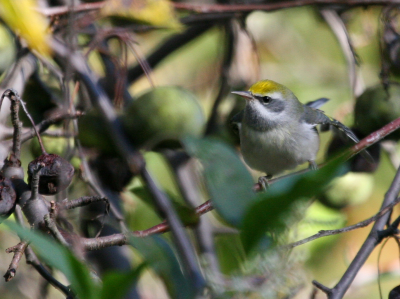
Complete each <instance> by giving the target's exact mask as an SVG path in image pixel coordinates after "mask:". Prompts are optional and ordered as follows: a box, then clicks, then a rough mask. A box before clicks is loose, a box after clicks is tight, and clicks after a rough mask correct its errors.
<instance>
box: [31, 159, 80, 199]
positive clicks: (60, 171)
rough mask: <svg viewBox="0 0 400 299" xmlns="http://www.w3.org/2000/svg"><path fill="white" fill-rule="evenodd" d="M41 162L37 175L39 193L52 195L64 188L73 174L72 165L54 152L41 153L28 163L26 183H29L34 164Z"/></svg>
mask: <svg viewBox="0 0 400 299" xmlns="http://www.w3.org/2000/svg"><path fill="white" fill-rule="evenodd" d="M38 163H43V164H44V165H45V166H44V167H43V168H42V170H41V173H40V177H39V193H40V194H44V195H53V194H56V193H58V192H60V191H62V190H65V189H66V188H67V187H68V186H69V184H70V183H71V181H72V177H73V176H74V167H73V166H72V165H71V163H69V162H68V161H67V160H65V159H63V158H61V157H60V156H58V155H55V154H43V155H41V156H39V157H38V158H36V159H35V160H33V161H32V162H31V163H29V165H28V183H29V186H30V184H31V180H32V175H33V170H34V167H35V165H37V164H38Z"/></svg>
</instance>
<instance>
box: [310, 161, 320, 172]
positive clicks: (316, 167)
mask: <svg viewBox="0 0 400 299" xmlns="http://www.w3.org/2000/svg"><path fill="white" fill-rule="evenodd" d="M308 168H310V169H311V170H318V164H317V163H315V161H314V160H308Z"/></svg>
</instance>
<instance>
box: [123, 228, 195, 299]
mask: <svg viewBox="0 0 400 299" xmlns="http://www.w3.org/2000/svg"><path fill="white" fill-rule="evenodd" d="M129 243H130V244H131V245H132V246H133V247H134V248H136V249H137V250H138V251H139V252H140V254H141V255H142V256H143V257H144V259H145V261H146V262H147V264H148V265H149V266H150V267H151V268H152V269H153V270H154V272H156V273H157V274H158V275H159V276H160V278H161V279H162V280H163V282H164V284H165V286H166V288H167V290H168V293H169V295H170V297H171V298H174V299H190V298H195V294H194V291H193V289H192V287H191V282H190V280H189V278H188V277H185V276H184V275H183V273H182V271H181V267H180V265H179V263H178V260H177V259H176V257H175V254H174V252H173V251H172V249H171V247H170V246H169V245H168V243H167V242H166V241H165V240H164V239H162V238H161V237H158V236H149V237H146V238H135V237H132V238H130V240H129Z"/></svg>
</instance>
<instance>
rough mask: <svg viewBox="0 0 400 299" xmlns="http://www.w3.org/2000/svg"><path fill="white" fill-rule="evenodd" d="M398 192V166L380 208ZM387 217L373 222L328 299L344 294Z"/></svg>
mask: <svg viewBox="0 0 400 299" xmlns="http://www.w3.org/2000/svg"><path fill="white" fill-rule="evenodd" d="M398 121H400V120H398ZM399 192H400V168H399V169H398V170H397V173H396V176H395V177H394V179H393V182H392V184H391V186H390V188H389V190H388V191H387V192H386V194H385V197H384V200H383V203H382V207H381V210H383V209H385V208H386V207H387V206H389V205H390V204H391V203H393V202H394V201H395V200H396V198H397V195H398V194H399ZM388 219H389V214H385V215H383V216H382V217H380V218H379V219H378V220H377V221H376V222H375V224H374V226H373V227H372V229H371V232H370V233H369V235H368V237H367V239H366V240H365V242H364V244H363V245H362V247H361V248H360V250H359V251H358V253H357V255H356V257H355V258H354V259H353V261H352V262H351V264H350V266H349V267H348V268H347V270H346V272H345V273H344V274H343V276H342V278H341V279H340V281H339V282H338V283H337V284H336V286H335V287H334V288H332V289H331V291H330V293H328V298H329V299H340V298H343V296H344V294H345V293H346V291H347V289H348V288H349V287H350V285H351V283H352V282H353V280H354V278H355V276H356V275H357V273H358V271H359V270H360V268H361V267H362V265H363V264H364V263H365V261H366V260H367V258H368V257H369V255H370V254H371V252H372V251H373V250H374V248H375V247H376V246H377V245H378V244H379V242H380V241H381V238H380V237H379V232H380V231H381V230H382V229H383V228H384V226H385V224H386V223H387V221H388Z"/></svg>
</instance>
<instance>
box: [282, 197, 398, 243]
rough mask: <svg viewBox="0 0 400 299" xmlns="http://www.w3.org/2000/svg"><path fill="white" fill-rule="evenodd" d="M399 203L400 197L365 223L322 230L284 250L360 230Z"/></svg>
mask: <svg viewBox="0 0 400 299" xmlns="http://www.w3.org/2000/svg"><path fill="white" fill-rule="evenodd" d="M399 202H400V197H398V198H397V199H396V200H395V201H393V202H392V203H390V204H389V205H387V206H386V207H385V208H384V209H382V210H380V211H379V212H378V213H376V214H375V215H374V216H372V217H370V218H368V219H366V220H364V221H361V222H358V223H356V224H353V225H349V226H346V227H343V228H339V229H332V230H321V231H319V232H318V233H316V234H315V235H312V236H310V237H308V238H305V239H302V240H300V241H297V242H293V243H290V244H288V245H285V246H283V248H284V249H292V248H294V247H297V246H300V245H303V244H305V243H308V242H311V241H314V240H316V239H319V238H322V237H327V236H333V235H337V234H340V233H344V232H349V231H352V230H355V229H358V228H362V227H365V226H368V225H370V224H371V223H372V222H374V221H376V220H378V219H379V218H381V217H382V216H383V215H385V214H386V213H387V212H389V211H391V210H392V209H393V207H394V206H395V205H397V204H398V203H399Z"/></svg>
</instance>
